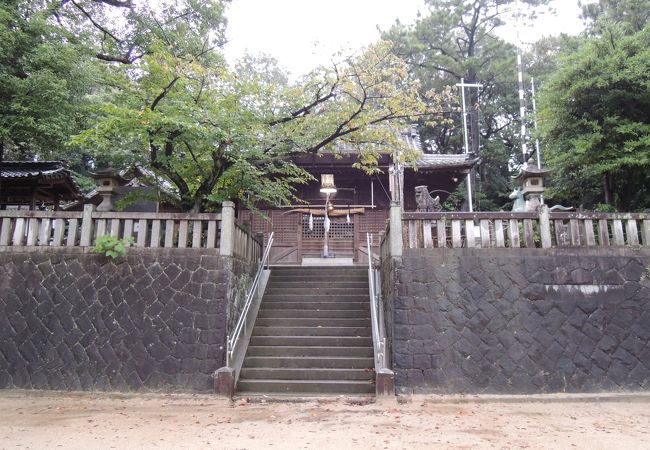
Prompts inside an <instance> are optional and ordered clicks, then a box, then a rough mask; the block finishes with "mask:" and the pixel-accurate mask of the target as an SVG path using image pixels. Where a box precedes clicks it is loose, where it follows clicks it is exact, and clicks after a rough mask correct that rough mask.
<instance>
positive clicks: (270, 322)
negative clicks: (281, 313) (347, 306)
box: [255, 317, 371, 327]
mask: <svg viewBox="0 0 650 450" xmlns="http://www.w3.org/2000/svg"><path fill="white" fill-rule="evenodd" d="M255 325H256V326H260V327H370V326H371V324H370V319H369V318H348V317H345V318H341V317H334V318H324V317H315V318H305V317H293V318H292V317H265V318H260V317H258V318H257V322H255Z"/></svg>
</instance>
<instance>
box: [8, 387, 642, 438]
mask: <svg viewBox="0 0 650 450" xmlns="http://www.w3.org/2000/svg"><path fill="white" fill-rule="evenodd" d="M0 447H1V448H6V449H9V448H11V449H13V448H20V449H25V448H30V449H51V448H69V449H84V450H85V449H93V450H95V449H105V448H106V449H108V448H117V449H130V448H147V449H148V448H155V449H161V448H162V449H201V448H215V449H256V448H277V449H312V448H317V449H319V450H320V449H329V448H335V449H338V450H344V449H348V448H373V449H375V448H377V449H382V448H388V449H398V448H399V449H401V448H404V449H409V450H410V449H420V448H467V449H476V448H499V449H519V448H526V449H530V448H553V449H556V448H567V449H573V448H585V449H601V448H602V449H611V448H619V449H626V450H627V449H637V448H639V449H641V448H644V449H650V395H648V394H637V395H634V394H608V395H593V396H582V395H581V396H571V395H552V396H533V397H524V396H521V397H503V396H497V397H485V396H469V397H438V396H413V397H410V398H408V399H404V401H400V402H399V403H398V402H396V401H382V402H379V403H374V402H369V401H368V400H367V399H365V400H364V399H352V398H346V397H340V398H337V399H334V400H332V399H310V400H306V401H301V402H287V401H276V400H273V399H265V398H262V399H259V398H258V399H248V398H241V399H237V400H236V401H234V402H232V403H231V402H227V401H224V400H221V399H219V398H216V397H214V396H210V395H191V394H133V395H121V394H100V393H68V392H66V393H55V392H42V391H16V390H4V391H0Z"/></svg>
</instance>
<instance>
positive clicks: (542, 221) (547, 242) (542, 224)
mask: <svg viewBox="0 0 650 450" xmlns="http://www.w3.org/2000/svg"><path fill="white" fill-rule="evenodd" d="M539 233H540V235H541V238H542V248H551V246H552V244H553V243H552V241H551V216H550V214H549V210H548V206H546V205H541V207H540V208H539Z"/></svg>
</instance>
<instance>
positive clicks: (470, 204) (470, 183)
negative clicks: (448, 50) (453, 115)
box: [456, 78, 483, 212]
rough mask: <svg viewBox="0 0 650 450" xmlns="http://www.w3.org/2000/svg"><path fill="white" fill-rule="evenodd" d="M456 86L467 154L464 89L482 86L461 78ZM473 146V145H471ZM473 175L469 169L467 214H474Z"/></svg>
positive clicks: (466, 152)
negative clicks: (461, 108) (458, 92)
mask: <svg viewBox="0 0 650 450" xmlns="http://www.w3.org/2000/svg"><path fill="white" fill-rule="evenodd" d="M456 86H458V87H459V88H460V97H461V101H462V102H463V136H464V138H465V154H466V155H468V154H469V138H468V136H467V112H466V111H465V88H466V87H468V88H470V89H471V88H476V89H477V90H478V89H480V88H482V87H483V85H482V84H477V83H465V79H464V78H461V79H460V83H457V84H456ZM472 144H474V143H472ZM473 175H474V169H473V168H472V169H470V170H469V173H468V174H467V203H468V205H469V212H474V205H473V203H474V202H473V199H472V176H473Z"/></svg>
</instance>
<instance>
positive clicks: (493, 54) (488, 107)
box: [384, 0, 548, 210]
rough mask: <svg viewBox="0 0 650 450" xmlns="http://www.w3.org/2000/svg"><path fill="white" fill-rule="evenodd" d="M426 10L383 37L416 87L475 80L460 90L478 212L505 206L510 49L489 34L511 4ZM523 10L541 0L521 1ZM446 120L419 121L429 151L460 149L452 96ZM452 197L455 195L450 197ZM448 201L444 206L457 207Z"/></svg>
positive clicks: (511, 99)
mask: <svg viewBox="0 0 650 450" xmlns="http://www.w3.org/2000/svg"><path fill="white" fill-rule="evenodd" d="M426 3H427V7H428V14H426V15H424V16H423V17H421V18H419V19H418V20H417V21H416V23H415V24H414V25H403V24H400V23H397V24H395V25H394V26H393V27H392V28H391V29H390V30H389V31H388V32H386V33H384V37H385V38H387V39H391V40H393V41H394V42H395V47H396V52H397V53H398V55H400V56H401V57H403V58H404V59H405V60H406V61H407V63H408V64H409V71H410V72H411V74H412V76H413V77H414V78H415V79H417V80H419V81H420V83H421V86H422V90H423V91H430V90H433V91H442V90H443V89H445V88H447V89H453V91H454V92H455V93H457V92H458V90H457V88H456V87H454V86H455V84H456V83H459V82H460V79H461V78H464V80H465V82H468V83H481V84H483V88H482V89H481V95H480V98H479V97H478V96H477V91H476V89H471V90H468V91H467V92H466V93H467V95H468V99H467V104H468V105H469V106H470V107H469V119H468V127H469V130H470V131H469V134H470V138H471V141H472V142H473V143H474V144H473V148H471V151H472V152H473V153H475V154H480V155H481V157H482V160H483V165H482V167H481V169H480V172H479V179H478V180H477V181H478V183H476V185H477V186H478V188H479V189H480V191H477V192H476V194H477V195H476V198H477V201H478V200H480V204H478V205H479V209H482V210H494V209H500V208H501V207H503V205H505V204H507V203H508V201H509V200H508V198H507V195H508V193H509V192H510V190H511V187H510V177H511V175H513V173H511V165H512V164H511V162H512V161H519V162H521V161H520V160H521V155H520V154H521V152H520V151H519V148H520V141H519V136H518V127H519V122H518V120H517V117H518V107H519V104H518V99H517V85H516V80H517V74H516V64H515V55H516V52H515V49H514V47H513V46H512V45H510V44H508V43H507V42H505V41H504V40H502V39H500V38H499V37H498V36H496V35H495V34H494V29H495V28H497V27H499V26H501V25H503V24H504V22H505V17H504V16H507V15H508V14H509V13H510V12H511V10H512V7H513V6H514V0H513V1H495V0H480V1H474V2H468V1H465V0H428V1H427V2H426ZM523 3H525V4H526V5H527V6H528V11H529V12H531V13H533V14H534V12H535V11H536V7H538V6H541V5H545V4H547V3H548V2H547V1H545V0H542V1H535V0H533V1H526V2H523ZM446 106H447V111H448V114H447V116H446V119H447V120H438V121H436V122H433V123H431V122H428V121H427V120H426V119H423V120H421V121H420V133H421V136H422V138H423V141H424V143H425V145H427V146H428V147H429V149H430V151H432V152H435V153H462V151H463V129H462V116H461V114H460V99H459V98H457V97H456V98H455V99H453V100H450V101H449V102H448V103H447V104H446ZM456 197H458V196H456ZM458 200H459V199H458V198H456V199H451V200H450V202H448V206H449V207H454V206H452V205H455V206H459V201H458Z"/></svg>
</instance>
